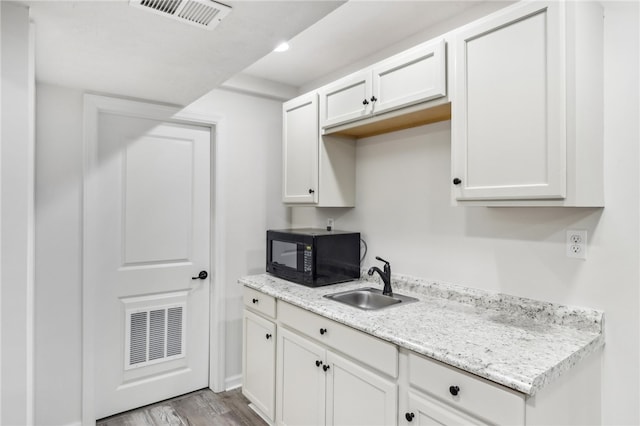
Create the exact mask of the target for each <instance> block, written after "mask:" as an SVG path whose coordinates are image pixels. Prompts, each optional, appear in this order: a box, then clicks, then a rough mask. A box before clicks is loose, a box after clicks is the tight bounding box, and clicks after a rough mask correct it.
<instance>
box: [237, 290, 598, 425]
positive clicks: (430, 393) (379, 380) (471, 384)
mask: <svg viewBox="0 0 640 426" xmlns="http://www.w3.org/2000/svg"><path fill="white" fill-rule="evenodd" d="M244 303H245V311H244V321H243V322H244V335H243V337H244V347H243V393H244V395H245V396H247V398H248V399H249V400H250V401H251V402H252V404H253V408H254V409H255V410H256V411H257V412H258V413H260V414H261V415H262V416H263V418H265V419H266V420H267V421H268V422H269V423H270V424H274V423H275V424H277V425H287V426H301V425H302V426H314V425H319V426H324V425H330V426H349V425H362V426H374V425H385V426H386V425H401V426H412V425H441V426H442V425H444V426H455V425H509V426H522V425H527V426H529V425H553V424H563V425H584V424H597V423H598V420H599V418H600V398H601V394H600V387H599V386H597V384H598V383H599V380H600V376H601V367H600V355H594V356H591V357H589V358H588V359H586V360H582V361H581V363H580V366H577V367H576V368H574V369H572V371H571V372H566V373H565V374H563V376H562V377H561V378H559V379H557V380H555V381H554V382H552V383H549V384H547V385H546V386H545V388H544V389H542V390H539V391H538V393H536V394H535V395H533V396H532V395H525V394H523V393H521V392H517V391H515V390H513V389H510V388H508V387H505V386H502V385H499V384H497V383H494V382H492V381H489V380H486V379H483V378H481V377H478V376H476V375H473V374H470V373H467V372H465V371H462V370H460V369H458V368H455V367H451V366H449V365H447V364H444V363H442V362H439V361H435V360H433V359H431V358H428V357H426V356H423V355H420V354H418V353H416V352H413V351H410V350H408V349H406V348H398V347H397V346H395V345H393V344H391V343H390V342H387V341H384V340H381V339H379V338H377V337H374V336H372V335H370V334H368V333H364V332H362V331H358V330H356V329H354V328H352V327H349V326H347V325H344V324H340V323H338V322H336V321H333V320H331V319H328V318H326V317H324V316H322V315H318V314H315V313H312V312H309V311H307V310H305V309H302V308H299V307H297V306H294V305H291V304H289V303H286V302H283V301H282V300H276V299H275V298H273V297H271V296H268V295H265V294H263V293H260V292H258V291H256V290H253V289H250V288H245V292H244ZM276 331H277V333H276ZM276 337H277V338H276ZM594 384H595V385H594Z"/></svg>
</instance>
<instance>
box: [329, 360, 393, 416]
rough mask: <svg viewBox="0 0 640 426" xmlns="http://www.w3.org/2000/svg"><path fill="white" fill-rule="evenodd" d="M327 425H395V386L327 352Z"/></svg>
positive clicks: (377, 375) (379, 376)
mask: <svg viewBox="0 0 640 426" xmlns="http://www.w3.org/2000/svg"><path fill="white" fill-rule="evenodd" d="M327 363H328V367H329V369H328V370H327V373H329V374H328V376H327V395H326V400H327V407H326V417H325V419H326V424H327V425H330V426H341V425H367V426H376V425H380V426H384V425H394V424H396V413H397V399H398V393H397V386H396V384H395V380H394V381H393V382H392V381H390V380H388V379H385V378H384V377H382V376H381V375H379V374H376V373H373V372H372V371H370V370H368V369H366V368H363V367H362V366H360V365H358V364H356V363H354V362H351V361H349V360H347V359H346V358H343V357H341V356H339V355H337V354H335V353H333V352H331V351H327Z"/></svg>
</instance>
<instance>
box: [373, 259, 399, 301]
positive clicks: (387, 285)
mask: <svg viewBox="0 0 640 426" xmlns="http://www.w3.org/2000/svg"><path fill="white" fill-rule="evenodd" d="M376 259H377V260H379V261H380V262H384V268H383V269H384V271H381V270H380V268H378V267H377V266H372V267H371V268H369V272H367V274H369V275H373V273H374V272H377V273H378V274H380V278H382V282H383V283H384V289H382V294H384V295H385V296H393V291H391V265H389V262H387V261H386V260H384V259H382V258H381V257H378V256H376Z"/></svg>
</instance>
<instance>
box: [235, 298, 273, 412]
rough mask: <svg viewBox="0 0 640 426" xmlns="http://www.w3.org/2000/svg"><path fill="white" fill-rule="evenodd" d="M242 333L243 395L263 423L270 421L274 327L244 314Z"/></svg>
mask: <svg viewBox="0 0 640 426" xmlns="http://www.w3.org/2000/svg"><path fill="white" fill-rule="evenodd" d="M243 329H244V333H243V335H244V345H243V356H242V371H243V380H242V392H243V393H244V395H245V396H246V397H247V398H248V399H249V400H250V401H251V402H252V403H253V404H254V406H255V408H256V409H257V410H259V411H260V412H261V414H262V415H263V416H264V417H266V419H268V420H270V421H273V419H274V415H275V366H276V343H275V341H276V325H275V324H274V323H273V322H271V321H268V320H266V319H264V318H262V317H260V316H258V315H256V314H254V313H252V312H249V311H247V310H245V311H244V319H243Z"/></svg>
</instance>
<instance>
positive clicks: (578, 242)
mask: <svg viewBox="0 0 640 426" xmlns="http://www.w3.org/2000/svg"><path fill="white" fill-rule="evenodd" d="M565 245H566V253H567V257H571V258H574V259H586V258H587V231H586V229H567V238H566V244H565Z"/></svg>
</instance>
